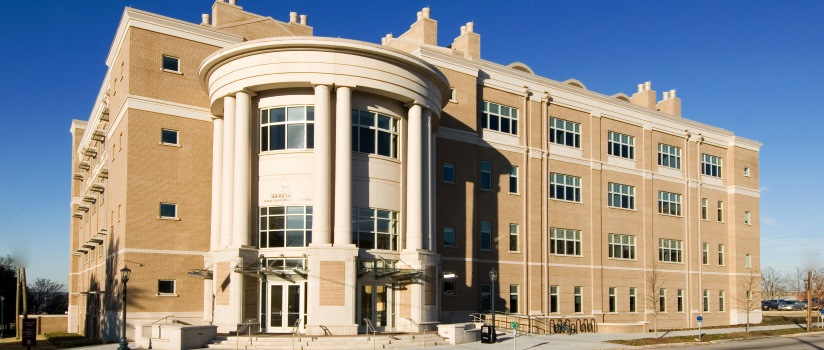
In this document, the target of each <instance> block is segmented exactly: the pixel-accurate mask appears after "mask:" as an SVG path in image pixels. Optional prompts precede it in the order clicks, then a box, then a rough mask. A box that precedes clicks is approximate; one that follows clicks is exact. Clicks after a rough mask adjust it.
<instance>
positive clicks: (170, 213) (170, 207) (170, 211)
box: [118, 203, 177, 219]
mask: <svg viewBox="0 0 824 350" xmlns="http://www.w3.org/2000/svg"><path fill="white" fill-rule="evenodd" d="M118 209H119V208H118ZM119 216H120V215H119V213H118V217H119ZM160 217H161V218H165V219H177V204H174V203H160Z"/></svg>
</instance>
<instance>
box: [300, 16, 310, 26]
mask: <svg viewBox="0 0 824 350" xmlns="http://www.w3.org/2000/svg"><path fill="white" fill-rule="evenodd" d="M307 18H308V17H307V16H306V15H300V24H302V25H305V26H306V25H309V23H308V22H307Z"/></svg>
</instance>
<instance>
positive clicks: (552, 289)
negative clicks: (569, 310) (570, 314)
mask: <svg viewBox="0 0 824 350" xmlns="http://www.w3.org/2000/svg"><path fill="white" fill-rule="evenodd" d="M549 312H550V313H553V314H554V313H558V312H559V311H558V286H549Z"/></svg>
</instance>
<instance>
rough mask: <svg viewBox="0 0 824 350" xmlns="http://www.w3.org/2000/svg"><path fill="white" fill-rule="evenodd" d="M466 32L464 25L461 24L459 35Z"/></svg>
mask: <svg viewBox="0 0 824 350" xmlns="http://www.w3.org/2000/svg"><path fill="white" fill-rule="evenodd" d="M464 34H466V26H461V35H464Z"/></svg>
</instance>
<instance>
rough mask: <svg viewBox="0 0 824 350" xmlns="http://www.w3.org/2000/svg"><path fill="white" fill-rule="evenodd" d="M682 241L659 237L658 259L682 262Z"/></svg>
mask: <svg viewBox="0 0 824 350" xmlns="http://www.w3.org/2000/svg"><path fill="white" fill-rule="evenodd" d="M681 242H682V241H679V240H675V239H666V238H660V239H658V261H666V262H679V263H680V262H681Z"/></svg>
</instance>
